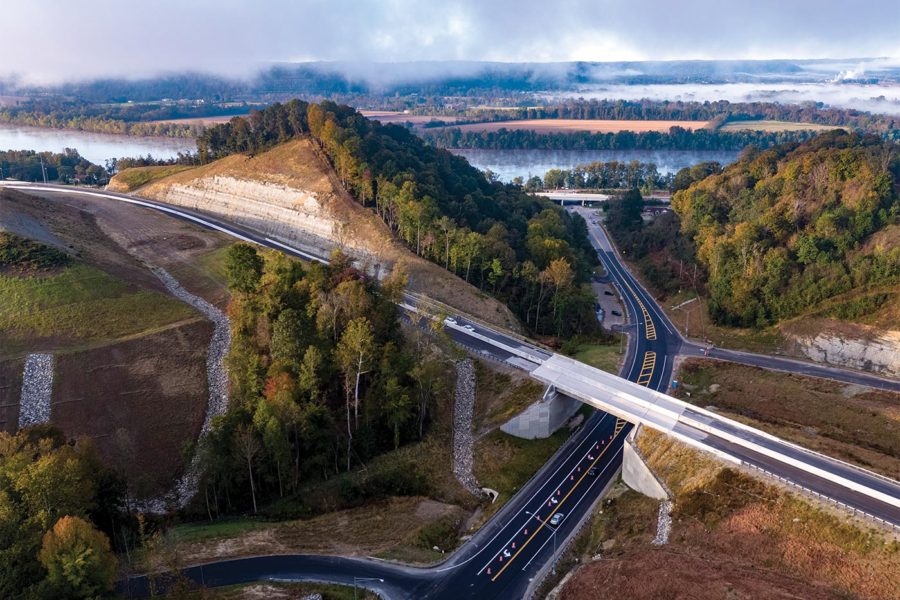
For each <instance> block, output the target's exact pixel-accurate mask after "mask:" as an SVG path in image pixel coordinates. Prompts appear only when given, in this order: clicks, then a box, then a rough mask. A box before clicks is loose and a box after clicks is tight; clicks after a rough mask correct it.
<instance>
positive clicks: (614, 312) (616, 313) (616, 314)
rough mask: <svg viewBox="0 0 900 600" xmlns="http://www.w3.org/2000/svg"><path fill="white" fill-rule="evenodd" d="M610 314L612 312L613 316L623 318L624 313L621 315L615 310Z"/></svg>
mask: <svg viewBox="0 0 900 600" xmlns="http://www.w3.org/2000/svg"><path fill="white" fill-rule="evenodd" d="M610 312H611V313H612V314H614V315H615V316H617V317H621V316H622V313H620V312H619V311H617V310H613V311H610Z"/></svg>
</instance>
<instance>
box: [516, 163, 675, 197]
mask: <svg viewBox="0 0 900 600" xmlns="http://www.w3.org/2000/svg"><path fill="white" fill-rule="evenodd" d="M674 178H675V176H674V174H672V173H667V174H661V173H660V172H659V171H658V170H657V168H656V165H655V164H653V163H642V162H639V161H636V160H632V161H630V162H624V161H623V162H620V161H617V160H613V161H609V162H603V161H596V162H592V163H588V164H584V165H578V166H577V167H575V168H574V169H550V170H549V171H547V172H546V173H545V174H544V178H543V180H541V179H540V178H537V181H533V179H535V178H532V179H530V180H529V181H527V182H526V186H527V187H528V188H535V186H537V189H539V188H541V187H543V188H547V189H551V190H555V189H560V188H570V189H598V190H612V189H632V188H640V189H646V190H654V189H663V188H665V189H668V188H670V187H671V185H672V182H673V180H674Z"/></svg>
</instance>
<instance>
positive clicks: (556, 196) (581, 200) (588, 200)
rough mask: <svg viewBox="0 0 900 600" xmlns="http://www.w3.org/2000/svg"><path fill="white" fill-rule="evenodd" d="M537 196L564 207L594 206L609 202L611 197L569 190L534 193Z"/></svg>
mask: <svg viewBox="0 0 900 600" xmlns="http://www.w3.org/2000/svg"><path fill="white" fill-rule="evenodd" d="M535 195H537V196H543V197H544V198H549V199H550V200H552V201H553V202H556V203H557V204H559V205H562V206H565V205H567V204H580V205H581V206H594V205H595V204H602V203H604V202H606V201H607V200H609V199H610V198H611V196H610V195H609V194H596V193H590V192H584V193H582V192H573V191H569V190H550V191H543V192H535Z"/></svg>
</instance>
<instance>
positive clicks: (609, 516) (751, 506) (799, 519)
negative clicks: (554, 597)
mask: <svg viewBox="0 0 900 600" xmlns="http://www.w3.org/2000/svg"><path fill="white" fill-rule="evenodd" d="M638 445H639V447H640V448H641V450H642V452H643V454H644V455H645V456H646V457H647V461H648V463H649V465H650V467H651V468H652V469H653V470H654V471H655V472H656V473H657V474H659V475H660V477H661V478H662V479H663V480H664V481H665V483H666V484H667V486H668V487H669V488H670V489H671V490H672V491H673V493H674V495H675V508H674V513H673V527H672V532H671V535H670V537H669V543H668V544H666V545H664V546H653V545H651V543H650V542H651V540H652V539H653V535H654V533H655V530H656V523H655V521H656V519H655V512H656V504H655V503H652V502H649V503H648V502H646V501H645V499H644V498H643V497H641V496H639V495H637V494H636V493H634V492H627V493H624V494H622V495H620V496H618V497H616V498H612V499H609V500H607V501H605V502H604V504H603V505H602V509H603V510H602V513H598V514H597V515H595V521H594V523H593V524H592V530H593V531H592V533H595V534H596V536H595V538H596V539H592V540H591V541H592V544H593V545H592V547H590V548H588V549H586V553H587V555H586V556H584V559H585V564H584V566H583V567H581V568H579V569H578V570H577V571H576V572H575V573H574V575H573V576H572V577H571V579H570V580H569V581H568V582H567V583H566V584H565V586H564V587H563V589H562V591H561V594H560V596H559V597H560V598H562V599H563V600H587V599H591V600H594V599H600V600H602V599H605V598H609V599H612V598H621V597H628V598H634V599H636V600H642V599H654V600H656V599H659V600H663V599H666V600H669V599H685V600H686V599H691V600H720V599H722V598H728V599H734V600H755V599H757V598H767V599H768V598H774V599H785V600H786V599H796V598H804V599H812V600H819V599H822V600H825V599H828V600H832V599H833V600H838V599H844V598H858V599H866V600H883V599H885V598H898V597H900V576H898V573H900V551H898V547H897V543H896V541H894V540H892V539H891V536H890V534H888V533H886V532H883V531H875V530H872V529H870V528H869V526H868V525H866V524H864V523H861V522H857V521H852V520H850V519H848V518H847V516H846V515H844V514H841V513H838V512H836V511H834V510H832V509H831V508H830V507H827V506H824V505H823V506H817V505H815V504H814V503H812V502H811V501H808V500H806V499H805V498H801V497H798V496H796V495H794V494H793V493H792V492H788V491H786V490H784V489H782V488H780V487H776V486H774V485H770V484H768V483H764V482H762V481H760V480H758V479H756V478H754V477H750V476H749V475H747V474H745V473H743V472H740V471H737V470H735V469H733V468H731V467H730V466H726V465H725V464H724V463H719V462H717V461H715V460H713V459H711V458H709V457H708V456H706V455H703V454H701V453H699V452H698V451H696V450H694V449H692V448H689V447H687V446H685V445H683V444H681V443H679V442H676V441H674V440H672V439H669V438H666V437H665V436H664V435H662V434H659V433H655V432H652V431H647V430H645V431H643V432H642V433H641V434H640V436H639V437H638ZM598 554H599V557H598V556H597V555H598Z"/></svg>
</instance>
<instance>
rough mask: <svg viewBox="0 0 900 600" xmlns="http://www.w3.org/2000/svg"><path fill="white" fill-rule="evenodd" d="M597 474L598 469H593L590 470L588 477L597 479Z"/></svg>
mask: <svg viewBox="0 0 900 600" xmlns="http://www.w3.org/2000/svg"><path fill="white" fill-rule="evenodd" d="M597 473H598V471H597V467H591V468H590V469H588V475H589V476H591V477H596V476H597Z"/></svg>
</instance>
